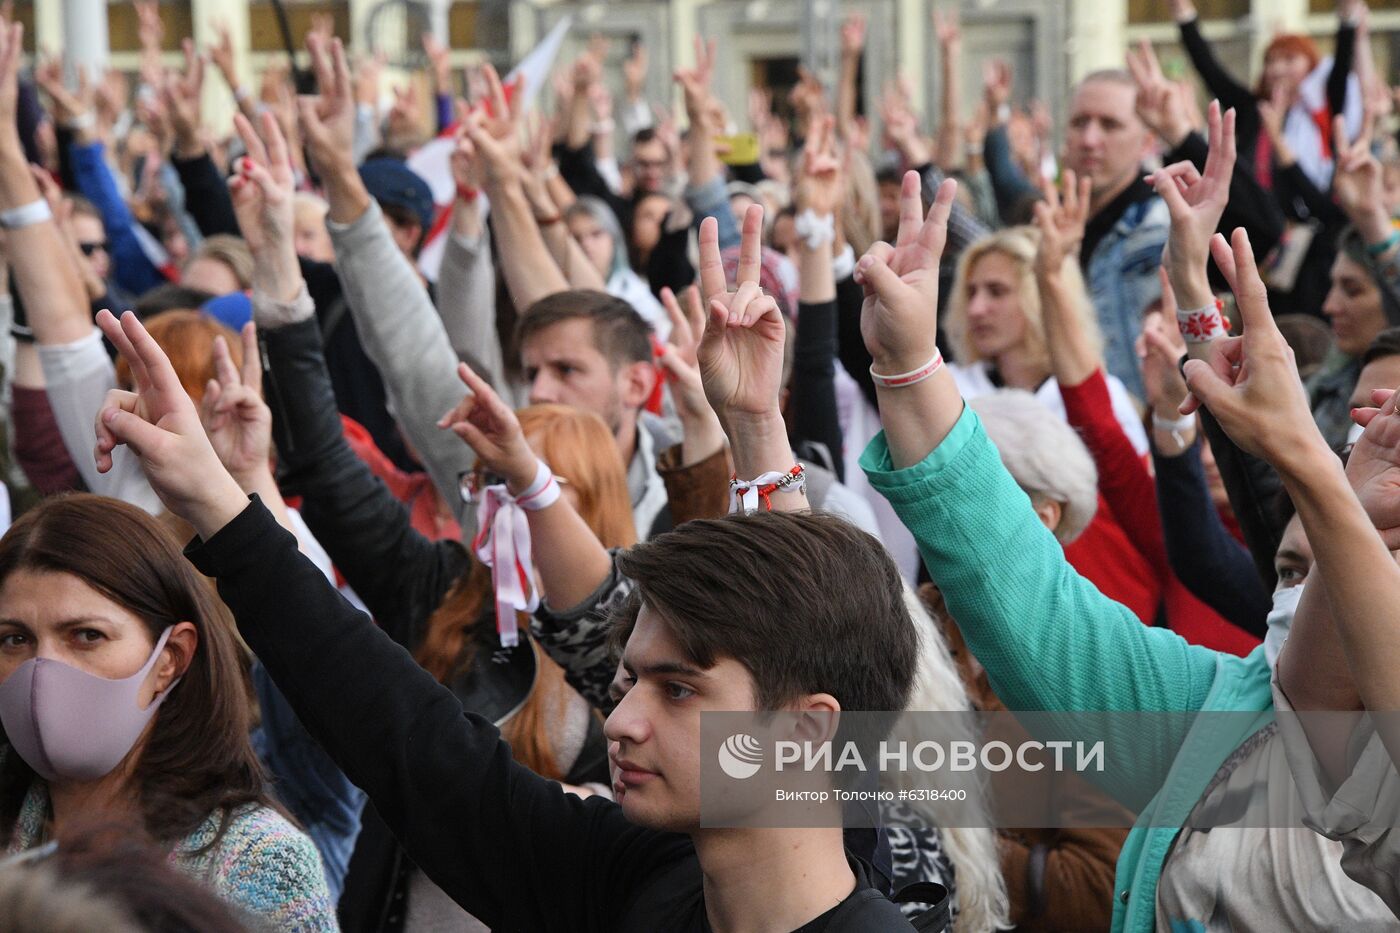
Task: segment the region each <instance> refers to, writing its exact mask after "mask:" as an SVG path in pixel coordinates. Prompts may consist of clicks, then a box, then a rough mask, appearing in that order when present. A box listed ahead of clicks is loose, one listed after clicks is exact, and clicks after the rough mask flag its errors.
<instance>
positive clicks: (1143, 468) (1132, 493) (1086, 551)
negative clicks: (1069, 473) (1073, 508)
mask: <svg viewBox="0 0 1400 933" xmlns="http://www.w3.org/2000/svg"><path fill="white" fill-rule="evenodd" d="M1060 394H1061V395H1062V396H1063V397H1064V400H1065V412H1066V415H1067V417H1068V419H1069V423H1070V425H1071V426H1072V427H1074V428H1075V430H1077V431H1078V432H1079V436H1080V437H1081V438H1082V439H1083V441H1084V445H1085V446H1086V447H1088V448H1089V453H1090V455H1092V456H1093V458H1094V465H1095V466H1096V467H1097V468H1098V471H1099V493H1100V500H1099V501H1100V508H1099V514H1098V515H1097V516H1095V519H1094V522H1095V524H1097V523H1098V522H1099V521H1100V519H1103V520H1104V521H1105V522H1106V523H1108V524H1111V525H1113V526H1114V530H1116V531H1117V532H1118V535H1119V536H1121V537H1119V536H1115V535H1113V534H1112V533H1111V532H1110V531H1107V530H1103V529H1101V530H1099V531H1098V532H1096V533H1095V534H1093V535H1090V534H1089V533H1088V532H1086V533H1085V534H1084V535H1082V536H1081V537H1080V538H1079V539H1077V540H1076V541H1075V542H1074V544H1072V545H1070V546H1069V547H1067V548H1066V549H1065V554H1066V556H1067V557H1069V560H1070V563H1072V564H1073V565H1074V567H1075V569H1076V570H1078V571H1079V572H1080V573H1081V574H1083V575H1084V576H1085V577H1087V578H1088V579H1089V580H1092V581H1093V582H1094V583H1095V584H1096V585H1097V586H1098V587H1099V589H1100V590H1102V591H1103V593H1104V594H1105V595H1106V596H1109V597H1111V598H1113V599H1116V600H1118V601H1119V602H1122V603H1123V604H1124V605H1126V606H1128V607H1129V608H1130V609H1132V610H1133V612H1134V613H1136V614H1137V617H1138V618H1139V619H1142V620H1143V621H1144V622H1146V623H1148V624H1152V622H1153V621H1154V620H1155V618H1156V615H1157V606H1158V604H1159V602H1160V601H1161V600H1162V599H1163V598H1165V601H1166V619H1167V625H1168V626H1169V627H1170V628H1171V629H1172V630H1173V631H1175V632H1177V633H1178V634H1179V635H1181V636H1182V637H1183V638H1185V639H1186V640H1187V641H1189V642H1191V643H1192V644H1196V645H1201V646H1203V647H1206V648H1212V649H1214V650H1216V651H1226V652H1229V653H1231V654H1237V655H1241V656H1243V655H1246V654H1248V653H1249V652H1250V651H1253V650H1254V648H1255V647H1256V646H1257V645H1258V644H1259V640H1258V639H1256V638H1255V637H1254V636H1252V635H1250V634H1249V633H1248V632H1246V631H1244V630H1243V629H1241V628H1239V627H1238V626H1236V625H1233V624H1231V623H1230V622H1227V621H1226V620H1225V619H1224V618H1223V617H1221V616H1220V615H1219V614H1218V613H1216V612H1215V611H1214V610H1213V609H1211V608H1210V607H1208V606H1206V605H1205V604H1204V603H1202V602H1201V601H1200V600H1199V599H1197V598H1196V597H1195V596H1192V595H1191V593H1189V592H1188V591H1187V589H1186V587H1185V586H1183V585H1182V584H1181V581H1180V580H1178V579H1177V578H1176V575H1175V574H1173V573H1172V570H1171V566H1170V564H1169V563H1168V561H1167V546H1166V542H1165V540H1164V539H1163V537H1162V519H1161V516H1160V515H1158V514H1157V494H1156V490H1155V488H1154V486H1153V480H1152V475H1151V474H1150V473H1149V472H1148V470H1147V465H1146V463H1144V461H1143V459H1142V458H1141V457H1139V456H1138V453H1137V451H1136V450H1134V449H1133V445H1132V442H1131V441H1129V440H1128V438H1127V436H1126V435H1125V434H1124V433H1123V428H1122V427H1121V426H1120V425H1119V424H1118V420H1117V418H1115V417H1114V414H1113V405H1112V402H1111V400H1110V399H1109V395H1108V382H1107V381H1106V380H1105V379H1104V375H1103V370H1101V369H1100V370H1095V372H1094V374H1093V375H1092V376H1090V377H1089V378H1088V379H1086V380H1084V382H1082V383H1080V384H1079V385H1077V386H1066V385H1061V386H1060ZM1105 504H1107V506H1108V508H1107V510H1105V509H1104V508H1103V506H1104V505H1105ZM1093 527H1094V526H1093V525H1090V529H1093ZM1081 542H1083V545H1082V546H1081ZM1101 580H1102V581H1103V582H1101ZM1133 584H1136V586H1135V587H1134V586H1133ZM1115 589H1116V590H1119V591H1122V592H1126V593H1127V595H1128V596H1129V599H1123V598H1122V597H1120V596H1119V595H1116V594H1115V592H1114V590H1115ZM1149 594H1151V595H1149ZM1130 600H1131V601H1130ZM1149 600H1150V601H1149ZM1144 610H1145V611H1144Z"/></svg>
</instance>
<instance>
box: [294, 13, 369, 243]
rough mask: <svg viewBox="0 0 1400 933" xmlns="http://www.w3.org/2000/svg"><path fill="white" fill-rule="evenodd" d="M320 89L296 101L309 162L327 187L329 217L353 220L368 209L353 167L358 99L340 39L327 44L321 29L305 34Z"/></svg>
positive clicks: (361, 185) (365, 194)
mask: <svg viewBox="0 0 1400 933" xmlns="http://www.w3.org/2000/svg"><path fill="white" fill-rule="evenodd" d="M306 48H307V50H308V51H309V52H310V53H311V65H312V69H313V70H314V71H315V72H316V86H317V88H318V89H319V90H320V93H319V94H318V95H317V96H314V97H302V98H300V99H299V100H298V101H297V110H298V113H299V115H300V117H301V120H300V123H301V135H302V138H303V139H304V140H305V142H306V149H307V152H308V153H309V155H310V157H311V163H312V166H313V168H315V170H316V174H317V175H318V176H320V178H321V179H322V181H323V183H324V184H325V186H326V199H327V200H328V201H329V202H330V205H331V210H330V217H331V219H332V220H334V221H336V222H337V223H351V222H352V221H354V220H356V219H358V218H359V217H360V215H362V214H363V213H364V212H365V211H366V210H368V209H369V201H370V198H369V193H368V192H367V191H365V186H364V183H363V182H362V181H361V180H360V173H359V172H358V171H356V169H355V163H354V159H353V150H354V143H355V100H354V95H353V93H352V91H351V83H350V66H349V64H348V63H347V61H346V59H345V47H344V46H343V45H342V44H341V42H340V40H339V39H334V40H332V41H331V42H330V43H329V44H327V42H326V40H325V39H324V38H323V37H322V36H321V35H319V34H317V33H312V34H310V35H308V36H307V37H306Z"/></svg>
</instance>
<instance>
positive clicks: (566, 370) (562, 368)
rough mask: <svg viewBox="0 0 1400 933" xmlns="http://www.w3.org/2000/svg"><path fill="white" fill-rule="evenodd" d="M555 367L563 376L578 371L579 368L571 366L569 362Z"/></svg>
mask: <svg viewBox="0 0 1400 933" xmlns="http://www.w3.org/2000/svg"><path fill="white" fill-rule="evenodd" d="M555 368H556V369H558V370H559V375H561V376H571V375H573V374H574V373H575V372H577V370H576V369H575V368H574V367H573V366H570V365H569V364H568V363H560V364H559V365H558V366H556V367H555Z"/></svg>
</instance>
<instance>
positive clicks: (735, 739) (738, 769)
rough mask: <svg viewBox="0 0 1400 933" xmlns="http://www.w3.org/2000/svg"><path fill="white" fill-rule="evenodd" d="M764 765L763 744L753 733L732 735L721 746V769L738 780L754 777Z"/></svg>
mask: <svg viewBox="0 0 1400 933" xmlns="http://www.w3.org/2000/svg"><path fill="white" fill-rule="evenodd" d="M762 765H763V746H762V745H759V744H758V739H756V738H754V737H753V736H751V735H746V734H745V733H743V732H740V733H738V734H736V735H731V736H730V737H729V738H727V739H725V740H724V744H723V745H721V746H720V747H719V766H720V770H722V771H723V772H724V773H725V774H727V775H729V776H730V777H732V778H734V780H736V781H742V780H744V779H746V778H751V777H753V776H754V775H755V774H757V773H758V769H759V768H760V767H762Z"/></svg>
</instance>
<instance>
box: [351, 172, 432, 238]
mask: <svg viewBox="0 0 1400 933" xmlns="http://www.w3.org/2000/svg"><path fill="white" fill-rule="evenodd" d="M360 179H361V180H362V181H363V182H364V183H365V188H367V189H368V190H369V196H370V197H372V198H374V199H375V200H376V201H378V202H379V205H380V206H381V207H383V206H385V205H388V204H392V205H394V206H395V207H402V208H404V209H406V210H409V211H412V212H413V213H414V214H416V215H417V216H418V224H419V226H421V227H422V228H423V231H424V232H425V233H426V232H427V231H428V230H429V229H430V228H431V227H432V225H433V213H434V207H433V191H432V189H431V188H429V187H428V183H427V182H426V181H424V180H423V177H422V176H421V175H419V174H418V173H417V172H415V171H414V170H413V169H411V168H409V167H408V166H407V165H405V164H404V163H403V162H401V161H399V160H398V159H391V158H379V159H369V160H367V161H366V162H365V163H364V164H363V165H361V166H360Z"/></svg>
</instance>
